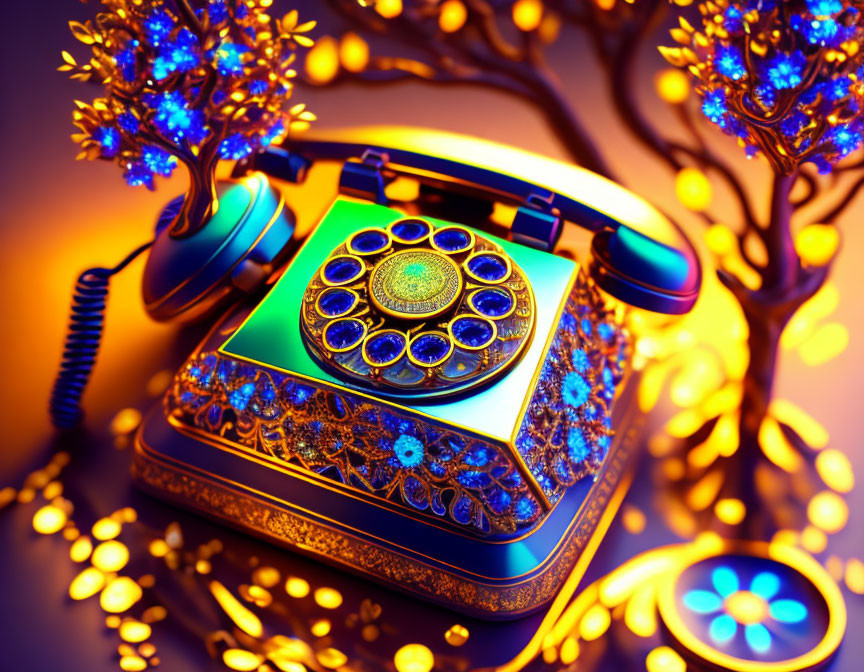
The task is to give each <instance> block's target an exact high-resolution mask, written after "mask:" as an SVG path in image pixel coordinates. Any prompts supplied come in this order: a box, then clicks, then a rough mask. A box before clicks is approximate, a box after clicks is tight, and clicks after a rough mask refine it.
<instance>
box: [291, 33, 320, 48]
mask: <svg viewBox="0 0 864 672" xmlns="http://www.w3.org/2000/svg"><path fill="white" fill-rule="evenodd" d="M293 37H294V41H295V42H296V43H297V44H299V45H300V46H301V47H311V46H313V45H314V44H315V40H311V39H309V38H308V37H306V36H305V35H294V36H293Z"/></svg>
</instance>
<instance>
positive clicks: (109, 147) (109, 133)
mask: <svg viewBox="0 0 864 672" xmlns="http://www.w3.org/2000/svg"><path fill="white" fill-rule="evenodd" d="M93 139H94V140H95V141H96V142H98V143H99V147H100V152H101V153H102V156H104V157H107V158H111V157H114V156H117V153H118V152H119V151H120V131H118V130H117V129H116V128H114V127H113V126H97V127H96V128H95V129H94V130H93Z"/></svg>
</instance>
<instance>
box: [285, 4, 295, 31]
mask: <svg viewBox="0 0 864 672" xmlns="http://www.w3.org/2000/svg"><path fill="white" fill-rule="evenodd" d="M297 18H298V14H297V10H296V9H292V10H291V11H290V12H288V13H287V14H286V15H285V16H283V17H282V27H283V28H284V30H285V31H286V32H290V31H291V30H294V28H296V27H297Z"/></svg>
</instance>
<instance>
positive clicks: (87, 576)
mask: <svg viewBox="0 0 864 672" xmlns="http://www.w3.org/2000/svg"><path fill="white" fill-rule="evenodd" d="M104 586H105V575H104V574H103V573H102V572H100V571H99V570H98V569H96V568H95V567H88V568H87V569H85V570H83V571H82V572H81V573H80V574H78V576H76V577H75V578H74V579H72V583H70V584H69V597H71V598H72V599H73V600H85V599H87V598H88V597H90V596H92V595H95V594H96V593H98V592H99V591H100V590H102V588H103V587H104Z"/></svg>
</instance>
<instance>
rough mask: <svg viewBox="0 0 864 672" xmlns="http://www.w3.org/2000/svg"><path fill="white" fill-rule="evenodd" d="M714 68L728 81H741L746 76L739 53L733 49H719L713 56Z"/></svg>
mask: <svg viewBox="0 0 864 672" xmlns="http://www.w3.org/2000/svg"><path fill="white" fill-rule="evenodd" d="M715 67H716V68H717V72H719V73H720V74H721V75H723V76H725V77H728V78H729V79H736V80H737V79H741V78H742V77H743V76H744V75H746V74H747V69H746V68H745V67H744V59H743V58H741V53H740V52H739V51H738V50H737V49H736V48H734V47H720V48H719V49H718V50H717V54H716V56H715Z"/></svg>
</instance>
